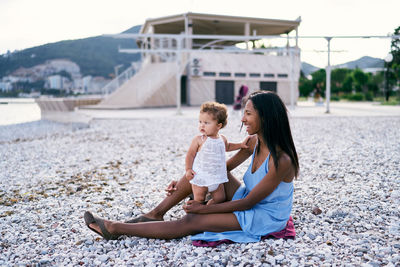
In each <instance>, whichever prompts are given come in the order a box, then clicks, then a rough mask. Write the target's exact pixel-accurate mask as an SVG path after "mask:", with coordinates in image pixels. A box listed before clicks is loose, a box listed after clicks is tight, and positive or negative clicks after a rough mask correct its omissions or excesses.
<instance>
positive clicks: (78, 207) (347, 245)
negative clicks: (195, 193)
mask: <svg viewBox="0 0 400 267" xmlns="http://www.w3.org/2000/svg"><path fill="white" fill-rule="evenodd" d="M158 112H160V111H158ZM195 113H197V112H194V113H193V114H195ZM298 114H299V115H298V116H293V117H292V118H291V124H292V131H293V136H294V140H295V144H296V147H297V151H298V154H299V158H300V167H301V173H300V177H299V178H298V179H297V180H296V181H295V194H294V206H293V212H292V216H293V218H294V223H295V228H296V232H297V237H296V239H295V240H273V239H269V240H265V241H262V242H258V243H251V244H231V245H221V246H220V247H217V248H214V249H212V248H197V247H194V246H192V244H191V241H190V238H189V237H186V238H182V239H176V240H169V241H166V240H154V239H144V238H136V237H121V238H120V240H117V241H108V242H107V241H105V240H103V239H102V238H101V237H99V236H97V235H95V234H94V233H93V232H91V231H90V230H89V229H88V228H87V227H86V226H85V224H84V221H83V213H84V211H85V210H91V211H93V212H95V213H97V214H99V215H101V216H104V217H107V218H110V219H115V220H125V219H127V218H131V217H133V216H136V215H139V214H141V213H143V212H146V211H148V210H149V209H150V208H151V207H154V205H156V204H157V203H158V202H159V201H160V200H161V199H162V198H163V196H164V195H165V192H164V188H165V187H166V185H167V184H168V183H169V182H170V181H171V180H172V179H177V178H179V177H180V176H181V175H182V174H183V172H184V159H185V153H186V151H187V148H188V147H189V144H190V141H191V139H192V137H193V136H194V135H195V134H197V119H196V115H194V116H186V115H184V116H175V115H170V114H167V113H165V114H164V116H162V115H159V116H147V117H146V116H142V118H140V117H137V118H135V119H132V118H131V119H116V118H108V119H105V118H104V116H103V119H99V118H98V119H94V120H92V121H91V122H90V123H89V124H88V125H85V124H60V123H54V122H47V121H38V122H31V123H24V124H17V125H10V126H2V127H0V170H1V171H0V217H1V220H0V265H5V266H11V265H12V266H14V265H62V266H63V265H85V266H93V265H110V266H111V265H139V266H144V265H151V266H156V265H159V266H166V265H169V266H260V265H266V266H268V265H275V264H283V265H289V266H305V265H308V266H321V265H323V266H338V265H340V266H341V265H346V266H347V265H349V266H351V265H353V266H360V265H363V266H382V265H387V266H400V219H399V218H400V211H399V205H400V164H399V162H400V141H399V140H400V131H399V129H400V117H399V116H392V117H389V116H382V115H380V116H373V115H371V116H370V115H365V113H363V114H364V116H363V114H358V115H357V116H349V115H346V116H344V115H343V116H339V115H340V114H339V115H338V116H335V115H326V116H323V115H316V116H301V114H300V113H298ZM303 115H304V114H303ZM100 117H101V116H100ZM222 133H223V134H225V135H226V136H227V137H228V139H230V140H232V141H240V140H241V139H242V138H244V136H245V133H244V131H242V132H240V118H239V114H231V116H230V120H229V123H228V126H227V128H226V129H224V130H223V131H222ZM246 167H247V164H244V165H243V166H241V167H240V168H238V169H237V170H235V171H234V174H235V175H236V176H237V177H241V176H242V174H243V173H244V171H245V169H246ZM181 205H182V203H181V204H180V205H178V206H177V207H175V208H173V209H172V210H171V211H170V212H169V213H167V215H166V216H165V220H172V219H175V218H179V217H181V216H183V215H184V212H183V210H182V207H181ZM314 207H319V208H320V209H321V210H322V213H321V214H319V215H314V214H313V213H312V210H313V208H314Z"/></svg>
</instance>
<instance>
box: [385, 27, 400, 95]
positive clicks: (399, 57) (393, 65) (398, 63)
mask: <svg viewBox="0 0 400 267" xmlns="http://www.w3.org/2000/svg"><path fill="white" fill-rule="evenodd" d="M394 35H400V26H399V27H397V28H396V29H395V30H394ZM390 53H391V54H392V56H393V60H392V61H391V62H389V63H388V66H387V67H388V69H389V70H392V71H389V73H388V74H387V76H386V79H388V81H387V82H388V83H389V84H388V88H387V90H388V91H387V92H386V101H388V100H389V95H390V93H391V88H392V86H393V85H395V84H398V83H399V80H400V39H392V43H391V52H390Z"/></svg>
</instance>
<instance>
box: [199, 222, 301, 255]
mask: <svg viewBox="0 0 400 267" xmlns="http://www.w3.org/2000/svg"><path fill="white" fill-rule="evenodd" d="M295 236H296V231H295V230H294V224H293V219H292V216H290V217H289V220H288V222H287V224H286V227H285V228H284V229H283V230H281V231H279V232H275V233H270V234H268V235H265V236H263V237H261V240H264V239H267V238H284V239H294V238H295ZM232 243H234V242H233V241H231V240H229V239H223V240H218V241H203V240H194V241H192V244H193V246H196V247H213V248H215V247H217V246H219V245H221V244H232Z"/></svg>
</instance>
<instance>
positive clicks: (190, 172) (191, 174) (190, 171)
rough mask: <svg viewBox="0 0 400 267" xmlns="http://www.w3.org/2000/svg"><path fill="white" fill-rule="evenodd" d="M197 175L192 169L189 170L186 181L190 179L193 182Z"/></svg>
mask: <svg viewBox="0 0 400 267" xmlns="http://www.w3.org/2000/svg"><path fill="white" fill-rule="evenodd" d="M195 174H196V173H195V172H194V171H193V170H192V169H189V170H187V171H186V175H185V176H186V179H188V180H189V181H190V180H192V179H193V177H194V175H195Z"/></svg>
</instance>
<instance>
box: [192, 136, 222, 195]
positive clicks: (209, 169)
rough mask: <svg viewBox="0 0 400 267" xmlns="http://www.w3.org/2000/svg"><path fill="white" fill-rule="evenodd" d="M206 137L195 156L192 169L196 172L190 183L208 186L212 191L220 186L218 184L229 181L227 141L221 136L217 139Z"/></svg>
mask: <svg viewBox="0 0 400 267" xmlns="http://www.w3.org/2000/svg"><path fill="white" fill-rule="evenodd" d="M206 138H207V139H206V141H205V142H204V143H203V145H202V147H201V148H200V151H198V152H197V153H196V157H195V158H194V162H193V167H192V169H193V171H194V172H195V173H196V174H195V175H194V177H193V179H192V180H190V183H191V184H194V185H197V186H207V187H209V191H210V192H212V191H214V190H216V189H217V188H218V185H220V184H222V183H226V182H228V175H227V173H226V160H225V143H224V140H222V138H221V136H220V137H218V138H215V139H213V138H210V137H206ZM212 189H213V190H212Z"/></svg>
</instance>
